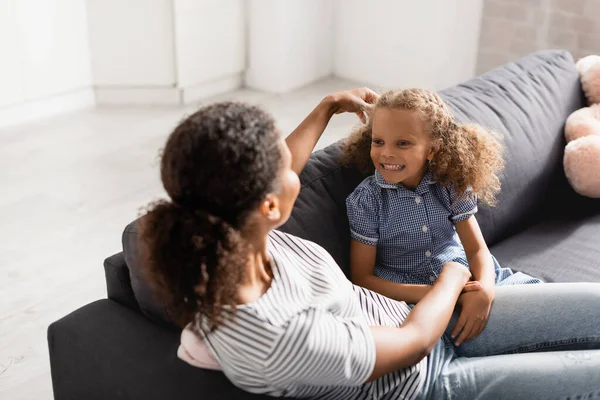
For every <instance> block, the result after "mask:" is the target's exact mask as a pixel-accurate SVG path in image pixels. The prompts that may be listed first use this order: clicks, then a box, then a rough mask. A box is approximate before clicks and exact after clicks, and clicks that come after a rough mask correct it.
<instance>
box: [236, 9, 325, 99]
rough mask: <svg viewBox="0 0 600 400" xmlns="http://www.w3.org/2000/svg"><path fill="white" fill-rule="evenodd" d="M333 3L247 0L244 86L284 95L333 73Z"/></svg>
mask: <svg viewBox="0 0 600 400" xmlns="http://www.w3.org/2000/svg"><path fill="white" fill-rule="evenodd" d="M334 5H335V4H334V0H285V1H280V0H248V7H249V10H248V23H249V27H248V31H249V32H248V40H249V42H248V70H247V74H246V84H247V85H248V86H250V87H253V88H257V89H261V90H266V91H270V92H276V93H281V92H286V91H289V90H292V89H295V88H298V87H300V86H304V85H307V84H309V83H311V82H313V81H315V80H317V79H319V78H323V77H326V76H329V75H331V74H332V72H333V47H334V43H333V42H334V33H335V31H334V28H333V22H334V18H333V10H334Z"/></svg>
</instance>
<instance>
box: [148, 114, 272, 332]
mask: <svg viewBox="0 0 600 400" xmlns="http://www.w3.org/2000/svg"><path fill="white" fill-rule="evenodd" d="M279 141H280V136H279V133H278V131H277V129H276V127H275V123H274V120H273V118H272V117H271V116H270V115H269V114H267V113H266V112H265V111H263V110H261V109H259V108H257V107H254V106H250V105H246V104H243V103H235V102H223V103H217V104H213V105H209V106H207V107H204V108H201V109H200V110H198V111H197V112H196V113H194V114H193V115H191V116H190V117H188V118H186V119H185V120H184V121H183V122H181V123H180V124H179V125H178V126H177V127H176V128H175V130H174V131H173V133H171V135H170V136H169V138H168V140H167V143H166V146H165V148H164V150H163V154H162V159H161V179H162V183H163V186H164V188H165V190H166V192H167V194H168V195H169V197H170V200H160V201H158V202H155V203H152V204H150V205H149V211H148V213H147V214H146V215H145V216H144V217H143V218H142V219H141V225H140V230H141V234H140V242H141V244H142V250H143V251H142V252H141V254H142V257H143V258H142V265H143V268H144V271H145V276H146V278H147V280H148V281H149V284H150V285H151V287H152V288H153V289H154V292H155V294H156V295H157V297H158V299H159V300H160V301H161V302H163V303H164V305H165V306H166V307H167V310H168V311H169V314H170V316H171V318H172V319H173V321H174V322H176V323H177V324H179V325H180V326H185V325H186V324H187V323H189V322H196V323H198V325H197V326H209V327H210V328H209V329H211V330H212V329H214V328H216V327H218V326H219V324H221V323H222V322H223V318H224V316H225V317H227V316H228V315H231V316H233V313H231V312H229V311H230V310H234V309H235V308H234V306H235V305H236V304H237V295H236V293H237V289H238V285H239V284H240V282H241V279H242V277H243V273H244V270H245V266H246V264H247V262H248V258H247V254H248V245H247V244H246V243H245V240H244V238H243V235H242V231H243V230H244V229H246V228H247V225H248V216H249V215H250V213H251V212H252V211H253V210H255V209H256V207H257V206H258V205H259V203H260V201H261V200H262V199H264V197H265V195H266V194H267V193H269V192H271V191H275V190H277V187H276V186H277V183H276V182H277V177H278V173H279V170H280V168H281V164H282V155H281V151H280V148H279ZM228 306H231V308H229V307H228ZM205 322H206V323H208V325H204V323H205Z"/></svg>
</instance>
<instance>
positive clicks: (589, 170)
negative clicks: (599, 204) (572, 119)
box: [563, 135, 600, 198]
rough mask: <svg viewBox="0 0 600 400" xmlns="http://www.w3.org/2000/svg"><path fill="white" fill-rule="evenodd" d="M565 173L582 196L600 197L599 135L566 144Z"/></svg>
mask: <svg viewBox="0 0 600 400" xmlns="http://www.w3.org/2000/svg"><path fill="white" fill-rule="evenodd" d="M563 163H564V167H565V175H567V178H568V179H569V183H570V184H571V187H573V189H575V191H576V192H577V193H579V194H580V195H582V196H587V197H596V198H600V169H599V168H598V166H599V165H600V135H590V136H585V137H582V138H579V139H577V140H573V141H572V142H569V144H567V147H566V148H565V157H564V161H563Z"/></svg>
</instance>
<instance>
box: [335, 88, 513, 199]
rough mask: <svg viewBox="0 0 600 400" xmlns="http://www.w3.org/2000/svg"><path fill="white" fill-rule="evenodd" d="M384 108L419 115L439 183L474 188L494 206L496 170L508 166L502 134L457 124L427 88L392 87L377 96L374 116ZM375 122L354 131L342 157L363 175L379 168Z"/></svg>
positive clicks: (458, 188) (497, 187) (462, 190)
mask: <svg viewBox="0 0 600 400" xmlns="http://www.w3.org/2000/svg"><path fill="white" fill-rule="evenodd" d="M381 108H389V109H404V110H411V111H415V112H417V113H419V116H420V118H421V120H422V121H423V122H424V123H425V124H426V126H427V129H428V131H429V134H430V138H431V145H432V146H434V149H436V151H435V155H434V157H433V159H432V160H431V162H430V164H429V169H430V170H431V172H432V174H433V177H434V179H435V180H436V181H437V182H439V183H440V184H442V185H443V186H446V187H449V186H452V187H453V188H454V189H455V190H456V192H457V193H465V192H466V190H467V189H468V188H469V187H471V189H472V193H473V194H476V195H477V196H478V197H479V199H480V200H482V201H483V202H484V203H487V204H489V205H492V206H493V205H495V204H496V195H497V194H498V192H499V191H500V179H499V178H498V174H499V173H500V172H501V171H502V169H503V168H504V161H503V159H502V154H503V147H502V144H501V142H500V139H501V137H500V135H499V134H498V133H496V132H494V131H491V130H489V129H486V128H484V127H482V126H481V125H478V124H463V125H456V124H455V122H454V117H453V115H452V112H451V111H450V108H449V107H448V106H447V105H446V103H445V102H444V101H443V100H442V99H441V98H440V96H438V95H437V94H436V93H434V92H431V91H429V90H424V89H405V90H390V91H388V92H385V93H383V94H382V95H381V97H379V99H378V100H377V102H376V104H375V108H374V112H373V115H375V112H376V111H377V110H378V109H381ZM372 120H373V119H372V118H371V119H370V120H369V122H368V123H367V124H365V125H361V126H359V127H357V128H356V129H355V130H354V131H353V132H352V133H351V135H350V137H349V138H348V139H347V141H346V143H345V146H344V157H343V160H342V161H343V164H344V165H346V166H349V165H355V166H356V167H357V168H358V169H359V170H360V171H361V172H363V173H365V174H372V173H374V172H375V166H374V165H373V161H372V160H371V132H372Z"/></svg>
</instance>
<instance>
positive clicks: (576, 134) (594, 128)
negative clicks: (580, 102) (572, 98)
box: [565, 104, 600, 143]
mask: <svg viewBox="0 0 600 400" xmlns="http://www.w3.org/2000/svg"><path fill="white" fill-rule="evenodd" d="M588 135H600V104H594V105H592V106H590V107H584V108H580V109H579V110H577V111H573V113H571V115H569V118H567V122H566V124H565V139H567V143H568V142H570V141H572V140H575V139H579V138H580V137H584V136H588Z"/></svg>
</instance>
